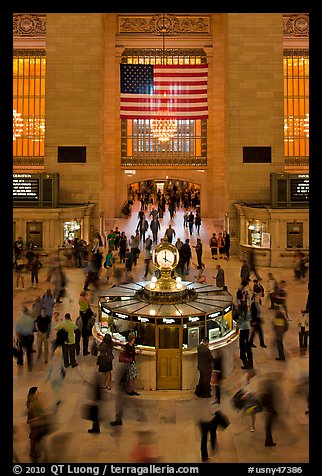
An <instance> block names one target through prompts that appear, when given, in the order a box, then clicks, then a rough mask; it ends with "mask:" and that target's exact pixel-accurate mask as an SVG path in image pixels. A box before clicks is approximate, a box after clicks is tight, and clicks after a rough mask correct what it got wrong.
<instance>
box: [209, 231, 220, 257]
mask: <svg viewBox="0 0 322 476" xmlns="http://www.w3.org/2000/svg"><path fill="white" fill-rule="evenodd" d="M209 246H210V252H211V258H212V259H218V258H217V252H218V241H217V236H216V233H213V234H212V237H211V238H210V240H209Z"/></svg>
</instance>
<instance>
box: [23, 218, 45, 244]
mask: <svg viewBox="0 0 322 476" xmlns="http://www.w3.org/2000/svg"><path fill="white" fill-rule="evenodd" d="M26 236H27V237H28V240H31V241H33V242H34V244H35V245H36V246H37V247H38V248H42V223H41V222H35V221H33V222H30V223H27V234H26Z"/></svg>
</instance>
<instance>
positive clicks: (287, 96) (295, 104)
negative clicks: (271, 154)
mask: <svg viewBox="0 0 322 476" xmlns="http://www.w3.org/2000/svg"><path fill="white" fill-rule="evenodd" d="M283 72H284V156H285V158H286V159H289V163H291V161H292V159H301V158H308V157H309V118H310V116H309V55H308V52H296V51H287V50H286V51H285V52H284V58H283Z"/></svg>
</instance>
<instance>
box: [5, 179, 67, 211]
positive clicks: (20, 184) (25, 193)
mask: <svg viewBox="0 0 322 476" xmlns="http://www.w3.org/2000/svg"><path fill="white" fill-rule="evenodd" d="M58 193H59V174H57V173H51V174H47V173H44V172H41V173H36V174H28V173H14V174H13V177H12V198H13V206H14V207H57V205H58Z"/></svg>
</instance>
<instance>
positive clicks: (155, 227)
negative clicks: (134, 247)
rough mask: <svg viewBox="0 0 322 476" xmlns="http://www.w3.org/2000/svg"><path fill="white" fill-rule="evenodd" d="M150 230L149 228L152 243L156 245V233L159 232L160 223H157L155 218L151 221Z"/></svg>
mask: <svg viewBox="0 0 322 476" xmlns="http://www.w3.org/2000/svg"><path fill="white" fill-rule="evenodd" d="M150 228H151V231H152V236H153V243H157V241H158V232H159V230H161V225H160V222H159V220H158V218H157V216H154V217H153V219H152V220H151V223H150Z"/></svg>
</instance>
